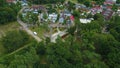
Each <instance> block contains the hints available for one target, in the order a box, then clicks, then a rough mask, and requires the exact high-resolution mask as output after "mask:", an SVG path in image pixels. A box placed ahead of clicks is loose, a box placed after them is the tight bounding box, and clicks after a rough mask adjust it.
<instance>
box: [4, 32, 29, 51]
mask: <svg viewBox="0 0 120 68" xmlns="http://www.w3.org/2000/svg"><path fill="white" fill-rule="evenodd" d="M28 40H29V36H28V35H27V34H26V33H25V32H24V31H10V32H7V35H6V36H5V37H3V38H2V44H3V46H4V47H5V48H6V49H7V51H8V52H12V51H14V50H16V49H18V48H19V47H21V46H24V45H25V44H26V43H27V42H28Z"/></svg>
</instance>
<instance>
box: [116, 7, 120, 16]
mask: <svg viewBox="0 0 120 68" xmlns="http://www.w3.org/2000/svg"><path fill="white" fill-rule="evenodd" d="M116 13H117V15H118V16H120V8H118V10H117V12H116Z"/></svg>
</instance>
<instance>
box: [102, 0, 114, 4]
mask: <svg viewBox="0 0 120 68" xmlns="http://www.w3.org/2000/svg"><path fill="white" fill-rule="evenodd" d="M115 3H116V0H105V2H104V5H113V4H115Z"/></svg>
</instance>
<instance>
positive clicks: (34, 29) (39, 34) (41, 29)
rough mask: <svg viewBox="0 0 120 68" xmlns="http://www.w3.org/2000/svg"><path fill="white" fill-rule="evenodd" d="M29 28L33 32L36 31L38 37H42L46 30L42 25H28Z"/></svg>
mask: <svg viewBox="0 0 120 68" xmlns="http://www.w3.org/2000/svg"><path fill="white" fill-rule="evenodd" d="M30 30H32V31H33V32H37V36H39V37H40V38H43V37H44V34H45V32H46V29H45V28H44V27H42V26H39V27H34V28H33V27H30Z"/></svg>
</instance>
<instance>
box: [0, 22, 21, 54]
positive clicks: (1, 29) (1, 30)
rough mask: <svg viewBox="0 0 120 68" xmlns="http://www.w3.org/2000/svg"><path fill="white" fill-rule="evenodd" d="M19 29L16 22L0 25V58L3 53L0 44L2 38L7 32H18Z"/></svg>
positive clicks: (3, 50)
mask: <svg viewBox="0 0 120 68" xmlns="http://www.w3.org/2000/svg"><path fill="white" fill-rule="evenodd" d="M19 28H20V25H19V24H18V23H17V22H11V23H9V24H5V25H0V56H1V55H2V54H4V52H5V49H4V47H3V45H2V44H1V38H2V36H4V35H5V33H6V32H8V31H12V30H18V29H19Z"/></svg>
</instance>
